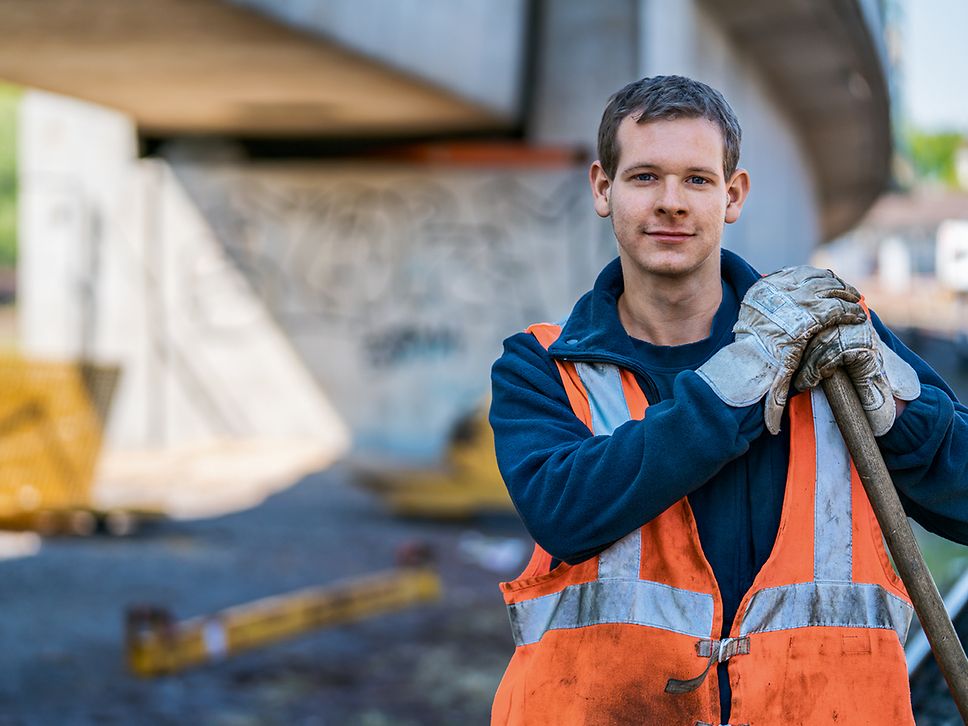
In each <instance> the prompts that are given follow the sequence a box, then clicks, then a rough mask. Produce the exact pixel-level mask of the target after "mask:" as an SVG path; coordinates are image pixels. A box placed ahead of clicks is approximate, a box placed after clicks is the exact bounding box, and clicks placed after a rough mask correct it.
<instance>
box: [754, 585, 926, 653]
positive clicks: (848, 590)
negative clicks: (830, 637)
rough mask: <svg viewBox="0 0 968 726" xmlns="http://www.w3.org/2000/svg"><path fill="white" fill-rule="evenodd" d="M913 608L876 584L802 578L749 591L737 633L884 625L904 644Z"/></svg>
mask: <svg viewBox="0 0 968 726" xmlns="http://www.w3.org/2000/svg"><path fill="white" fill-rule="evenodd" d="M913 613H914V610H913V608H912V607H911V606H910V605H909V604H908V603H906V602H905V601H904V600H902V599H901V598H899V597H897V596H896V595H892V594H891V593H889V592H888V591H887V590H885V589H884V588H883V587H881V586H880V585H872V584H862V583H842V582H803V583H798V584H796V585H784V586H782V587H771V588H767V589H765V590H760V591H759V592H758V593H756V594H755V595H754V596H753V599H752V600H751V601H750V604H749V606H748V607H747V608H746V614H745V615H744V616H743V624H742V626H741V628H740V634H741V635H750V634H751V633H764V632H769V631H773V630H787V629H791V628H810V627H823V626H827V627H843V628H885V629H888V630H894V631H895V632H896V633H897V637H898V640H900V641H901V644H902V645H903V643H904V641H905V640H907V633H908V626H909V625H910V624H911V615H912V614H913Z"/></svg>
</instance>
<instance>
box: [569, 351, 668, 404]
mask: <svg viewBox="0 0 968 726" xmlns="http://www.w3.org/2000/svg"><path fill="white" fill-rule="evenodd" d="M555 357H557V358H558V359H559V360H562V361H566V362H568V363H609V364H611V365H614V366H618V367H619V368H624V369H626V370H628V371H631V372H632V373H635V374H636V375H638V376H640V377H641V378H642V380H644V381H645V384H646V389H647V390H646V391H645V398H646V400H647V401H648V402H649V405H650V406H652V405H655V404H656V403H658V402H659V401H661V400H662V396H660V395H659V389H658V387H657V386H656V385H655V381H653V380H652V376H650V375H649V374H648V373H646V372H645V369H643V368H642V367H641V366H639V365H636V364H635V363H633V362H632V361H629V360H628V359H626V358H618V357H613V356H610V355H594V354H591V355H578V356H572V355H569V356H555Z"/></svg>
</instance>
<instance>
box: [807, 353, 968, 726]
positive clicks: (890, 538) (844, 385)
mask: <svg viewBox="0 0 968 726" xmlns="http://www.w3.org/2000/svg"><path fill="white" fill-rule="evenodd" d="M822 385H823V391H824V393H825V394H826V395H827V401H828V402H829V403H830V408H831V409H832V410H833V414H834V418H835V419H836V421H837V425H838V426H839V427H840V432H841V434H842V435H843V437H844V441H846V442H847V450H848V451H849V452H850V456H851V458H852V459H853V460H854V466H855V467H856V468H857V473H858V474H859V475H860V480H861V482H863V484H864V489H866V490H867V498H868V499H869V500H870V503H871V507H872V508H873V509H874V514H875V515H876V516H877V521H878V523H879V524H880V525H881V530H882V531H883V532H884V539H885V540H886V541H887V547H888V549H889V550H890V551H891V556H892V557H893V558H894V564H895V565H896V567H897V570H898V574H900V576H901V580H902V581H903V582H904V586H905V587H906V588H907V591H908V594H909V595H910V596H911V601H912V602H913V603H914V610H915V612H916V613H917V614H918V619H919V620H920V621H921V627H922V628H923V629H924V634H925V635H926V636H927V638H928V642H929V643H930V644H931V650H933V651H934V657H935V659H936V660H937V662H938V666H939V667H940V668H941V673H942V675H944V678H945V680H946V681H947V682H948V688H949V689H950V690H951V695H952V696H953V697H954V701H955V704H956V705H957V706H958V711H959V712H960V713H961V720H962V721H964V723H965V724H968V658H966V657H965V649H964V648H963V647H962V645H961V641H960V640H958V635H957V633H956V632H955V627H954V625H953V624H952V622H951V618H950V617H948V611H947V610H945V607H944V601H942V599H941V595H940V594H939V593H938V587H937V586H936V585H935V584H934V580H933V579H932V578H931V573H930V572H929V571H928V567H927V565H926V564H925V563H924V557H923V556H922V555H921V550H920V548H919V547H918V543H917V540H915V539H914V532H913V531H911V525H910V523H909V522H908V520H907V515H905V513H904V509H903V507H902V506H901V500H900V499H898V496H897V491H896V490H895V489H894V482H893V481H891V475H890V473H889V472H888V471H887V465H886V464H885V463H884V459H883V458H882V457H881V452H880V449H878V448H877V442H876V441H875V440H874V434H873V433H872V432H871V428H870V424H869V423H868V421H867V416H865V415H864V410H863V408H861V404H860V400H859V399H858V398H857V392H856V391H855V390H854V386H853V383H851V380H850V378H849V377H848V376H847V374H846V373H844V372H843V371H842V370H838V371H836V372H835V373H834V374H833V376H831V377H830V378H826V379H824V381H823V384H822Z"/></svg>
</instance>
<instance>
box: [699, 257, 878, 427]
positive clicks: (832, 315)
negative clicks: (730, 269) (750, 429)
mask: <svg viewBox="0 0 968 726" xmlns="http://www.w3.org/2000/svg"><path fill="white" fill-rule="evenodd" d="M859 301H860V293H858V292H857V290H855V289H854V288H853V287H851V286H850V285H848V284H847V283H846V282H844V281H843V280H841V279H840V278H839V277H837V276H836V275H835V274H834V273H833V272H831V271H830V270H819V269H817V268H815V267H807V266H801V267H788V268H785V269H783V270H780V271H779V272H774V273H773V274H772V275H767V276H766V277H763V278H761V279H760V280H758V281H757V282H755V283H754V284H753V286H752V287H751V288H750V289H749V291H748V292H747V293H746V296H745V297H744V298H743V302H742V304H741V306H740V312H739V319H738V320H737V322H736V325H735V326H734V327H733V332H734V333H735V334H736V340H735V342H733V343H731V344H730V345H727V346H726V347H724V348H723V349H721V350H720V351H719V352H718V353H716V355H714V356H713V357H712V358H710V359H709V360H708V361H706V363H704V364H703V365H702V366H701V367H700V368H699V369H698V370H697V371H696V372H697V373H698V374H699V375H700V376H701V377H702V378H703V379H704V380H705V381H706V382H707V383H708V384H709V385H710V387H711V388H712V389H713V391H714V392H715V393H716V395H718V396H719V397H720V398H721V399H722V400H723V401H725V402H726V403H727V404H729V405H730V406H748V405H750V404H752V403H755V402H756V401H758V400H760V398H762V397H763V396H764V395H766V402H765V410H764V418H765V421H766V428H767V429H768V430H769V432H770V433H771V434H776V433H778V432H779V430H780V421H781V419H782V416H783V408H784V406H786V402H787V397H788V395H789V390H790V382H791V380H792V379H793V375H794V373H795V372H796V371H797V369H798V368H799V367H800V360H801V358H802V356H803V352H804V350H805V349H806V347H807V344H808V343H809V342H810V339H811V338H812V337H813V336H814V335H816V334H817V333H818V332H820V331H821V330H824V329H826V328H829V327H832V326H837V325H853V324H857V323H863V322H865V321H866V320H867V314H866V313H865V312H864V309H863V308H862V307H861V306H860V304H859Z"/></svg>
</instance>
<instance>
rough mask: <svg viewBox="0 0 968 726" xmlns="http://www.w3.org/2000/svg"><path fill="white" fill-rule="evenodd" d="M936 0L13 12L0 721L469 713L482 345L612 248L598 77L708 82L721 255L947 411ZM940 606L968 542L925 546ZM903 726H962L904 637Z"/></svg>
mask: <svg viewBox="0 0 968 726" xmlns="http://www.w3.org/2000/svg"><path fill="white" fill-rule="evenodd" d="M965 27H968V6H966V5H965V4H964V3H963V2H959V1H958V0H919V1H918V2H914V1H913V0H907V1H906V2H905V1H904V0H880V1H878V0H816V1H815V2H811V3H804V2H800V1H798V0H734V1H733V2H730V3H721V2H716V1H714V0H676V1H673V0H601V1H600V2H596V3H588V2H584V1H583V0H505V1H504V2H501V3H493V2H487V0H397V1H396V2H391V1H389V0H152V1H151V2H148V1H147V0H85V1H84V2H81V1H80V0H44V1H43V2H30V3H28V2H23V1H22V0H0V28H3V30H4V32H3V42H2V43H0V527H2V529H3V531H2V532H0V583H2V585H0V613H3V615H2V617H0V642H2V643H3V647H2V648H0V724H3V725H6V724H89V723H90V724H95V723H96V724H102V723H103V724H113V723H125V724H129V723H151V724H153V723H161V724H165V723H173V724H174V723H185V722H191V723H202V724H220V725H226V726H228V725H235V724H240V725H241V724H277V723H278V724H282V723H285V724H290V723H300V724H303V723H305V724H360V725H367V726H379V725H382V724H452V723H485V722H486V721H487V718H488V713H489V706H490V700H491V696H492V695H493V692H494V689H495V688H496V686H497V683H498V680H499V679H500V676H501V674H502V672H503V668H504V666H505V665H506V663H507V660H508V658H509V657H510V654H511V652H512V650H513V644H512V641H511V637H510V632H509V628H508V623H507V618H506V615H505V611H504V606H503V603H502V600H501V597H500V595H499V592H498V589H497V582H498V581H500V580H506V579H511V578H512V577H514V576H515V575H516V574H517V572H518V571H520V569H521V568H522V567H523V565H524V562H525V560H526V558H527V554H528V552H529V550H530V541H529V540H528V538H527V535H526V533H525V532H524V530H523V528H522V527H521V525H520V524H519V523H518V521H517V519H516V517H515V515H514V513H513V508H512V507H511V505H510V503H509V501H508V500H507V497H506V494H505V492H504V488H503V485H502V484H501V481H500V478H499V475H498V473H497V471H496V467H495V465H494V462H493V451H492V441H491V438H490V432H489V429H488V427H487V425H486V419H485V415H486V408H487V395H488V388H489V381H488V371H489V368H490V365H491V363H492V362H493V360H494V359H495V358H496V357H497V356H498V355H499V354H500V351H501V340H502V339H503V338H505V337H507V336H508V335H511V334H512V333H514V332H515V331H517V330H520V329H522V328H523V327H524V326H525V325H527V324H528V323H530V322H533V321H538V320H555V319H560V318H562V317H563V316H565V315H566V314H567V313H568V311H569V310H570V306H571V304H572V303H573V301H574V300H575V299H576V298H577V297H578V296H579V295H580V294H581V293H582V292H584V291H585V290H586V289H588V288H589V287H590V286H591V284H592V282H593V281H594V278H595V276H596V274H597V272H598V271H599V270H600V268H601V267H602V266H603V265H604V264H605V263H606V262H607V261H608V260H609V259H611V258H612V257H613V256H614V254H615V243H614V238H613V237H612V233H611V229H610V227H609V225H608V223H607V222H605V221H603V220H600V219H598V218H597V217H596V216H595V215H594V212H593V210H592V208H591V204H590V198H589V194H588V191H587V181H586V170H587V165H588V163H589V161H590V160H592V159H593V158H594V154H595V152H594V142H595V134H596V130H597V125H598V120H599V118H600V115H601V111H602V108H603V107H604V104H605V102H606V100H607V98H608V96H609V95H610V94H611V93H612V92H614V91H615V90H617V89H618V88H620V87H621V86H623V85H624V84H625V83H627V82H629V81H630V80H634V79H636V78H639V77H642V76H645V75H653V74H659V73H681V74H685V75H689V76H692V77H695V78H698V79H701V80H704V81H706V82H708V83H710V84H711V85H713V86H715V87H716V88H718V89H720V90H722V91H723V92H724V94H725V95H726V97H727V98H728V99H729V100H730V102H731V104H732V105H733V107H734V108H735V110H736V112H737V114H738V116H739V118H740V121H741V123H742V125H743V129H744V145H743V153H742V159H741V164H742V165H743V166H745V167H746V168H748V169H749V170H750V173H751V175H752V179H753V191H752V196H751V197H750V200H749V202H748V204H747V209H746V210H745V213H744V215H743V218H742V220H741V221H740V222H739V223H738V224H736V225H732V226H730V227H729V228H728V229H727V230H726V236H725V239H724V244H725V246H727V247H728V248H730V249H733V250H735V251H737V252H739V253H740V254H742V255H743V256H745V257H746V258H747V259H749V260H750V261H751V262H752V263H753V264H754V265H756V266H757V267H758V268H760V269H761V270H764V271H768V270H773V269H776V268H778V267H781V266H784V265H789V264H798V263H806V262H809V261H812V262H813V263H814V264H819V265H822V266H829V267H832V268H833V269H835V270H837V271H838V272H839V273H840V274H841V275H842V276H843V277H845V278H846V279H848V280H849V281H850V282H852V283H853V284H854V285H856V286H857V287H859V288H860V289H862V290H863V291H864V292H865V293H866V294H867V297H868V300H869V301H870V302H871V304H872V306H873V307H874V308H875V309H876V310H877V311H878V312H879V313H880V314H881V316H882V317H883V318H884V319H885V320H886V321H887V323H888V324H889V325H891V326H892V327H893V328H894V329H895V330H896V331H897V332H898V333H899V334H901V335H902V337H903V338H904V339H905V341H906V342H908V344H909V345H911V346H912V347H914V348H915V349H916V350H917V351H918V352H919V353H921V354H922V356H923V357H925V358H926V359H927V360H928V361H929V362H931V363H932V365H934V366H935V367H936V368H937V369H938V370H939V371H940V372H941V373H942V374H943V375H944V376H945V377H946V379H947V380H948V381H949V383H950V384H951V385H952V386H953V387H954V388H955V389H956V391H957V392H958V393H959V395H960V396H964V395H966V394H968V304H966V298H965V295H966V293H968V81H966V78H968V54H966V51H965V46H964V43H963V37H962V35H963V29H964V28H965ZM919 536H921V537H922V538H923V540H922V541H923V545H924V548H925V551H926V554H927V556H928V558H929V560H930V565H931V567H932V570H933V571H934V574H935V576H936V578H937V580H938V582H939V585H940V587H941V590H942V592H947V593H948V594H949V598H948V599H949V605H950V607H951V609H952V611H953V612H954V613H955V617H956V620H957V622H958V626H959V629H960V630H962V631H963V632H968V613H966V614H965V615H964V616H962V615H961V612H962V610H963V609H964V608H963V606H964V603H965V601H966V600H968V583H966V581H965V580H964V579H963V578H962V574H963V573H964V572H965V570H966V565H968V550H966V548H965V547H962V546H960V545H955V544H952V543H948V542H945V541H943V540H940V539H937V538H933V537H932V536H931V535H928V534H927V533H925V532H923V531H922V532H919ZM910 648H911V649H912V651H911V653H910V656H909V659H910V661H911V670H912V674H913V675H912V684H913V694H914V700H915V704H916V708H917V712H918V716H919V718H918V723H919V724H922V723H924V724H929V723H932V724H933V723H937V724H942V723H957V722H958V721H957V720H956V719H957V715H956V713H955V711H954V710H953V706H950V704H949V702H948V701H947V699H946V696H945V694H944V686H943V684H942V683H941V679H940V677H939V676H938V675H937V672H936V670H932V669H933V664H932V662H931V659H930V656H927V657H925V649H924V646H923V644H919V641H918V640H917V638H916V637H914V638H912V641H911V646H910Z"/></svg>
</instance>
